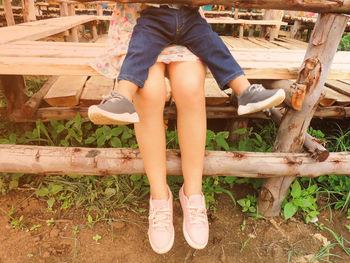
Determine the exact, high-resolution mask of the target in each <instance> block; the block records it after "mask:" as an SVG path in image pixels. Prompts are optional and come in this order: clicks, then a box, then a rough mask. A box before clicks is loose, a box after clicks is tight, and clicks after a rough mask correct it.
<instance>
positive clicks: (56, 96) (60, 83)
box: [44, 76, 87, 106]
mask: <svg viewBox="0 0 350 263" xmlns="http://www.w3.org/2000/svg"><path fill="white" fill-rule="evenodd" d="M86 79H87V76H79V77H76V76H73V77H72V76H61V77H59V78H58V80H57V81H56V82H55V83H54V84H53V85H52V87H51V89H50V90H49V91H48V93H47V94H46V96H45V97H44V100H45V101H46V102H47V103H48V104H50V105H51V106H75V105H78V104H79V97H80V94H81V92H82V90H83V87H84V84H85V82H86Z"/></svg>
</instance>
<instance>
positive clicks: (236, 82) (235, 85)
mask: <svg viewBox="0 0 350 263" xmlns="http://www.w3.org/2000/svg"><path fill="white" fill-rule="evenodd" d="M227 85H228V86H229V87H230V88H231V89H232V90H233V91H234V92H235V93H236V94H237V95H238V96H239V95H241V93H242V92H243V91H244V90H245V89H247V88H248V87H249V86H250V82H249V81H248V79H247V78H246V76H244V75H240V76H238V77H237V78H235V79H233V80H231V81H230V82H229V83H228V84H227Z"/></svg>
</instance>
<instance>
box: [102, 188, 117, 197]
mask: <svg viewBox="0 0 350 263" xmlns="http://www.w3.org/2000/svg"><path fill="white" fill-rule="evenodd" d="M116 192H117V191H116V190H115V188H106V190H105V195H106V196H108V197H111V196H113V195H115V194H116Z"/></svg>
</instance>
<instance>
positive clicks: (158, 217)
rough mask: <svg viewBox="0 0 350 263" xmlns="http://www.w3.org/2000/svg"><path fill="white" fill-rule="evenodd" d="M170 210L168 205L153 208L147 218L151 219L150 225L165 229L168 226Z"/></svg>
mask: <svg viewBox="0 0 350 263" xmlns="http://www.w3.org/2000/svg"><path fill="white" fill-rule="evenodd" d="M170 216H171V211H170V209H169V208H168V207H164V208H153V209H152V210H151V212H150V215H149V217H148V219H150V220H153V221H152V227H153V228H156V229H165V230H166V229H167V228H169V226H170V223H171V220H170Z"/></svg>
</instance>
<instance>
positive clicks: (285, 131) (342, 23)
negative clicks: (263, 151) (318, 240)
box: [258, 14, 348, 217]
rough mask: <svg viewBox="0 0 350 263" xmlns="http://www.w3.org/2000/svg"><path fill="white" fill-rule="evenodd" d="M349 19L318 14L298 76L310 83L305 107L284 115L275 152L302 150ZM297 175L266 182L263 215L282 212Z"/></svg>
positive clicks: (259, 203)
mask: <svg viewBox="0 0 350 263" xmlns="http://www.w3.org/2000/svg"><path fill="white" fill-rule="evenodd" d="M347 22H348V17H346V16H343V15H334V14H322V15H320V16H319V17H318V19H317V22H316V25H315V29H314V32H313V34H312V36H311V39H310V42H309V46H308V49H307V51H306V54H305V58H304V62H303V64H302V67H301V70H300V72H299V76H298V79H297V82H298V83H302V84H305V85H306V86H307V92H306V95H305V100H304V103H303V107H302V109H301V110H300V111H295V110H293V109H288V110H287V111H286V113H285V114H284V116H283V119H282V122H281V125H280V127H279V129H278V133H277V137H276V142H275V145H274V151H275V152H292V153H295V152H300V151H301V150H302V146H303V144H304V140H305V135H306V131H307V129H308V127H309V124H310V121H311V119H312V116H313V115H314V112H315V111H316V108H317V105H318V102H319V99H320V96H321V93H322V89H323V86H324V84H325V81H326V78H327V75H328V72H329V70H330V67H331V64H332V60H333V57H334V55H335V52H336V51H337V47H338V44H339V42H340V39H341V37H342V34H343V32H344V29H345V27H346V24H347ZM320 164H321V163H320ZM294 178H295V175H292V174H291V176H288V177H281V178H274V179H269V180H266V181H265V182H264V185H263V186H262V188H261V190H260V195H259V197H260V198H259V201H258V208H259V212H260V213H261V214H262V215H264V216H268V217H269V216H277V215H279V212H280V209H281V204H282V201H283V200H284V198H285V196H286V194H287V192H288V189H289V186H290V184H291V183H292V182H293V180H294Z"/></svg>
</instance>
